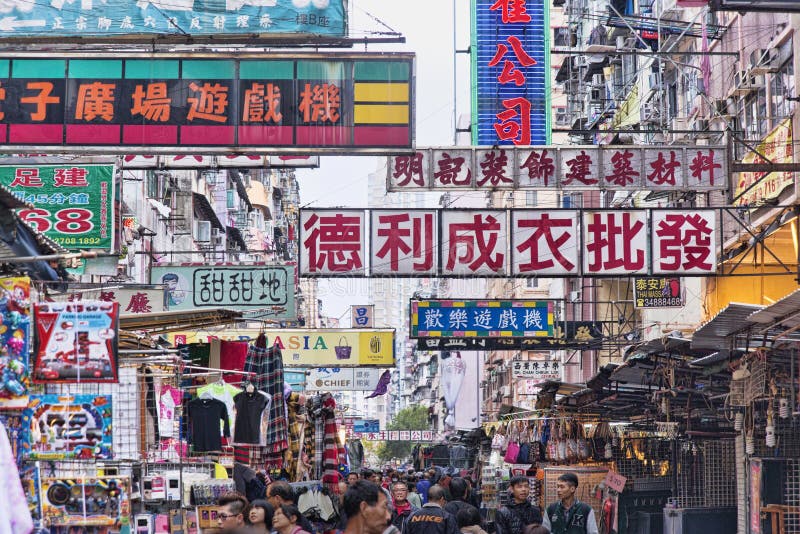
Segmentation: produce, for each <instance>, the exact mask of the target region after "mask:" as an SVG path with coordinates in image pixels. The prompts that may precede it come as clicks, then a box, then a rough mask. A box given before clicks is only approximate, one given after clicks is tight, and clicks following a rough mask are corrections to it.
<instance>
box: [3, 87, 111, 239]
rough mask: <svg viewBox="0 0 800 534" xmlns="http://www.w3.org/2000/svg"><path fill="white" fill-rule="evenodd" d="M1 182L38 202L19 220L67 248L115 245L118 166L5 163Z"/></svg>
mask: <svg viewBox="0 0 800 534" xmlns="http://www.w3.org/2000/svg"><path fill="white" fill-rule="evenodd" d="M2 91H3V89H2V88H0V94H2ZM1 129H2V127H0V130H1ZM0 184H2V185H4V186H5V187H7V188H8V189H9V190H11V192H12V193H13V194H14V196H15V197H17V198H18V199H20V200H22V201H24V202H27V203H29V204H33V208H29V209H28V208H26V209H21V210H18V213H19V216H20V217H21V218H22V219H24V220H25V221H26V222H27V223H29V224H30V225H31V226H33V227H35V228H36V229H37V230H38V231H40V232H42V233H43V234H45V235H46V236H47V237H49V238H51V239H52V240H53V241H55V242H56V243H58V244H59V245H61V246H63V247H64V248H68V249H85V248H99V249H110V248H111V247H112V246H113V244H114V231H113V228H114V221H113V218H114V166H113V165H30V166H27V165H26V166H19V165H14V166H5V165H3V166H0Z"/></svg>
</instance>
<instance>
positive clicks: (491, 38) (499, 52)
mask: <svg viewBox="0 0 800 534" xmlns="http://www.w3.org/2000/svg"><path fill="white" fill-rule="evenodd" d="M547 5H548V3H547V2H541V1H535V2H534V1H531V0H473V1H472V16H473V28H474V31H473V35H472V49H473V51H474V52H473V54H472V67H473V72H474V73H475V75H476V79H474V80H473V82H472V84H473V93H472V94H473V97H472V101H473V104H472V116H473V124H475V125H477V128H476V129H473V142H474V143H475V144H481V145H488V146H494V145H531V144H545V143H547V142H548V138H549V131H548V130H549V128H548V118H547V114H548V113H549V109H550V105H549V100H550V97H549V87H550V74H549V67H548V65H549V62H550V60H549V54H548V53H547V51H546V44H547V42H548V39H547V33H546V32H547V31H549V17H548V9H547ZM546 21H547V24H546Z"/></svg>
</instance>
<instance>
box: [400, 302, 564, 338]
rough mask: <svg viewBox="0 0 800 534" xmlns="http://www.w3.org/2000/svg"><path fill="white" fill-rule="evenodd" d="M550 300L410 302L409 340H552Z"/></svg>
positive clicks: (552, 323)
mask: <svg viewBox="0 0 800 534" xmlns="http://www.w3.org/2000/svg"><path fill="white" fill-rule="evenodd" d="M553 310H554V304H553V302H552V301H534V300H507V301H498V300H490V301H469V300H468V301H456V300H419V301H417V300H412V301H411V337H501V336H504V337H552V336H553V335H554V331H555V330H554V316H553Z"/></svg>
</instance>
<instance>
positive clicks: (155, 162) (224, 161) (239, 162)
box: [119, 154, 319, 169]
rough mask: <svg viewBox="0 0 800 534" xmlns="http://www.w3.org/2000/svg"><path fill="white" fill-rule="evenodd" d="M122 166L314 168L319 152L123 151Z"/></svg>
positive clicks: (129, 167) (134, 167)
mask: <svg viewBox="0 0 800 534" xmlns="http://www.w3.org/2000/svg"><path fill="white" fill-rule="evenodd" d="M119 167H120V168H121V169H215V168H222V167H232V168H236V169H246V168H253V167H255V168H284V167H286V168H306V167H307V168H316V167H319V156H259V155H252V156H238V155H233V154H227V155H224V156H197V155H194V154H191V155H189V154H184V155H180V156H157V155H149V156H137V155H131V154H129V155H126V156H122V157H121V158H120V164H119Z"/></svg>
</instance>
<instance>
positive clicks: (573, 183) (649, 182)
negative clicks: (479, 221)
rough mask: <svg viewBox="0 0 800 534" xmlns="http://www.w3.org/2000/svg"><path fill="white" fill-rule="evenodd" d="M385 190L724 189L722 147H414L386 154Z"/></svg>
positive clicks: (724, 154) (725, 172) (725, 176)
mask: <svg viewBox="0 0 800 534" xmlns="http://www.w3.org/2000/svg"><path fill="white" fill-rule="evenodd" d="M386 184H387V188H388V190H389V191H411V190H419V189H426V190H434V191H450V190H470V189H472V190H478V191H496V190H502V189H507V190H518V189H522V190H529V189H530V190H539V189H543V190H557V189H562V190H569V189H573V190H581V189H583V190H585V189H603V190H606V191H640V190H646V191H651V190H654V191H657V190H661V191H664V190H670V191H674V190H683V191H685V190H704V191H711V190H726V189H727V188H728V161H727V151H726V149H725V147H721V146H704V147H694V148H686V147H683V148H681V147H674V146H663V147H658V146H647V147H643V146H626V147H624V148H623V147H615V146H569V147H560V146H524V147H523V146H503V147H502V148H488V147H477V146H476V147H434V148H418V149H417V151H416V152H415V153H414V154H413V155H409V154H401V155H396V156H389V158H388V161H387V180H386Z"/></svg>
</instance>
